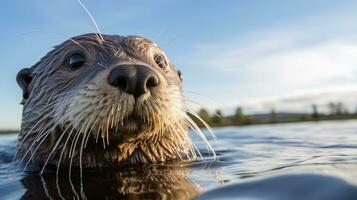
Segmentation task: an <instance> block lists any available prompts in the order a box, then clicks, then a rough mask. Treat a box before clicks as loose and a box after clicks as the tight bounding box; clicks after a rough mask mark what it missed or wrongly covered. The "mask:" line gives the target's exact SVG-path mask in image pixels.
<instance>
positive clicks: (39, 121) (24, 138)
mask: <svg viewBox="0 0 357 200" xmlns="http://www.w3.org/2000/svg"><path fill="white" fill-rule="evenodd" d="M50 109H53V107H52V106H49V107H48V108H47V109H45V111H47V110H50ZM42 113H44V112H42ZM51 115H53V113H52V112H50V113H48V114H46V115H44V116H43V117H42V118H41V119H40V120H38V121H37V122H36V123H35V125H34V126H33V127H32V128H31V129H30V130H29V131H27V132H26V133H25V136H24V137H23V138H22V139H20V140H21V141H20V142H19V144H18V145H17V146H18V147H17V148H16V151H15V154H14V157H13V159H12V162H14V161H15V159H16V157H17V155H18V153H19V151H20V148H19V147H21V146H22V145H23V143H24V142H25V140H26V139H27V137H28V136H29V135H30V134H31V133H32V131H33V129H35V128H36V127H37V126H38V125H39V124H40V123H41V122H43V121H44V120H46V119H47V118H48V117H49V116H51Z"/></svg>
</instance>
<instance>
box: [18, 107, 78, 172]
mask: <svg viewBox="0 0 357 200" xmlns="http://www.w3.org/2000/svg"><path fill="white" fill-rule="evenodd" d="M70 113H71V112H70ZM70 113H69V114H70ZM69 114H67V115H65V116H63V117H62V118H61V119H60V120H59V121H58V122H57V123H56V124H55V125H53V126H52V128H50V129H49V130H47V131H46V132H44V133H42V132H41V133H39V134H38V135H37V136H39V135H40V136H39V138H37V139H35V140H34V141H33V142H32V144H31V146H30V147H29V149H28V150H27V151H26V153H25V155H24V157H23V158H22V159H21V161H20V163H19V165H21V164H22V162H23V159H24V158H25V157H26V155H27V154H28V153H29V152H30V150H31V149H32V147H33V145H35V144H36V143H37V142H38V141H40V140H41V141H40V142H39V144H38V145H37V147H36V148H35V150H34V151H33V152H32V153H31V156H30V158H29V159H28V161H27V163H26V165H25V167H24V169H26V168H27V166H28V164H29V163H30V162H31V160H32V158H33V157H34V156H35V154H36V152H37V150H38V149H39V147H40V146H41V145H42V143H43V142H44V141H45V139H46V138H47V137H48V136H49V135H50V134H51V133H52V131H53V130H54V129H55V128H56V127H57V126H58V125H59V124H61V123H63V121H64V120H65V118H66V117H68V116H69ZM44 130H46V129H44ZM44 130H43V131H44ZM41 138H42V139H41Z"/></svg>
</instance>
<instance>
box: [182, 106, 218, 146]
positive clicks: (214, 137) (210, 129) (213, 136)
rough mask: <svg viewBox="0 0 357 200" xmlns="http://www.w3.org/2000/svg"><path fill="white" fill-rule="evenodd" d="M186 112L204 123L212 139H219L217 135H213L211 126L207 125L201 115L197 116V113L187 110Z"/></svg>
mask: <svg viewBox="0 0 357 200" xmlns="http://www.w3.org/2000/svg"><path fill="white" fill-rule="evenodd" d="M185 111H186V112H188V113H190V114H191V115H192V116H194V117H196V118H197V119H198V120H200V122H202V123H203V124H204V126H205V127H206V128H207V130H208V131H209V133H210V134H211V136H212V138H213V139H217V137H216V135H215V134H214V133H213V130H212V128H211V127H210V125H208V124H207V122H205V121H204V120H203V119H202V118H201V117H200V116H199V115H197V114H196V113H195V112H193V111H191V110H190V109H188V108H186V109H185Z"/></svg>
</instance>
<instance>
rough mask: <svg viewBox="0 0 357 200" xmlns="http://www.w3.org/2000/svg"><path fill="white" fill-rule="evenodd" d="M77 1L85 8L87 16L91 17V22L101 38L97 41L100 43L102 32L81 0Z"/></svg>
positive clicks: (102, 39)
mask: <svg viewBox="0 0 357 200" xmlns="http://www.w3.org/2000/svg"><path fill="white" fill-rule="evenodd" d="M78 3H79V4H80V5H81V6H82V8H83V9H84V10H85V12H86V13H87V14H88V16H89V17H90V18H91V20H92V22H93V23H94V26H95V28H96V29H97V31H98V33H99V37H100V39H101V41H98V42H99V43H100V44H102V42H103V41H104V38H103V36H102V33H101V31H100V29H99V27H98V25H97V22H95V20H94V17H93V15H92V14H91V13H90V12H89V10H88V9H87V7H86V6H85V5H84V4H83V3H82V1H81V0H78Z"/></svg>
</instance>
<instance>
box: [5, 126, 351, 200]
mask: <svg viewBox="0 0 357 200" xmlns="http://www.w3.org/2000/svg"><path fill="white" fill-rule="evenodd" d="M214 132H215V134H216V136H217V138H218V139H217V140H216V141H212V140H211V143H212V144H213V146H214V149H215V150H216V153H217V154H218V156H219V161H213V160H212V159H210V153H209V151H208V150H206V148H205V145H204V143H203V142H201V141H200V140H199V139H198V138H196V137H193V140H194V141H195V143H196V144H197V146H198V148H199V149H200V150H201V152H203V154H204V156H206V157H207V158H208V159H207V160H206V161H203V162H196V163H193V164H182V163H181V164H179V163H174V164H169V165H164V166H162V165H159V166H145V167H142V168H140V169H138V168H132V169H127V170H122V171H120V172H118V171H116V172H114V171H111V172H108V171H104V172H103V171H100V172H99V171H91V172H88V173H87V175H85V176H84V181H83V183H84V185H83V188H82V189H81V186H80V182H79V181H78V180H76V176H74V178H73V179H74V180H73V185H74V189H73V187H70V186H69V182H68V180H67V177H68V176H67V175H65V174H64V175H60V176H61V177H60V178H59V179H58V180H56V177H54V176H55V174H53V173H47V174H44V175H43V176H39V175H38V174H37V173H23V172H16V173H12V174H11V173H10V172H11V171H12V170H13V169H14V168H15V166H14V164H11V159H12V156H13V153H14V151H15V145H16V135H1V136H0V199H20V198H22V199H41V198H45V199H46V198H47V199H50V198H53V199H73V198H82V199H84V198H87V199H120V198H126V199H131V198H132V199H138V198H142V199H191V198H194V197H196V196H197V195H198V194H202V193H203V194H205V193H206V194H207V195H208V196H203V197H202V199H207V198H209V197H212V198H213V199H214V198H219V199H223V198H227V199H238V198H239V197H241V198H245V199H247V198H248V199H286V198H287V197H288V198H289V199H321V198H325V197H329V198H331V199H354V198H356V199H357V196H356V195H357V189H356V188H357V187H356V186H355V185H357V121H353V120H351V121H326V122H310V123H296V124H276V125H258V126H246V127H225V128H216V129H214ZM9 174H11V175H9ZM77 178H78V177H77ZM309 191H310V193H309ZM207 192H208V193H207ZM311 192H312V193H311ZM82 193H83V194H82ZM311 194H313V195H311ZM332 194H333V195H332ZM324 195H325V196H324ZM334 195H335V196H334ZM341 195H342V196H341Z"/></svg>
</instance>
